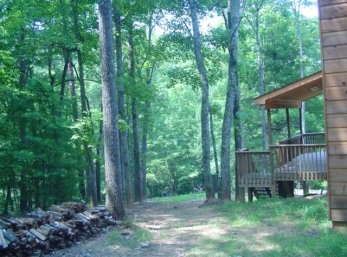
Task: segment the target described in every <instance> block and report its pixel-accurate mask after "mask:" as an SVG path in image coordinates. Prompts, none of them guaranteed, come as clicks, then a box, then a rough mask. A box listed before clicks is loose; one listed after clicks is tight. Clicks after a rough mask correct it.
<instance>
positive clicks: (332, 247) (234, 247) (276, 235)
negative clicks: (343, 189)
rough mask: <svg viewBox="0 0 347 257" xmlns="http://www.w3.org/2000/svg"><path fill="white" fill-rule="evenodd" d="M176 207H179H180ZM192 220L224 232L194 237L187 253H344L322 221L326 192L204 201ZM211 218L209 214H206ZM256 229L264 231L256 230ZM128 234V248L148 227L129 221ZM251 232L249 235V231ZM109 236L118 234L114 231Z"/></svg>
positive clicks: (249, 256)
mask: <svg viewBox="0 0 347 257" xmlns="http://www.w3.org/2000/svg"><path fill="white" fill-rule="evenodd" d="M204 198H205V195H204V194H189V195H181V196H174V197H162V198H155V199H151V200H149V201H150V202H153V203H158V204H165V203H168V202H169V203H181V202H186V201H190V200H194V199H201V200H202V199H204ZM182 211H184V210H183V209H182ZM203 212H205V214H206V213H211V212H213V213H215V214H216V216H218V217H219V219H217V220H215V219H213V220H199V213H201V217H204V214H203ZM192 215H196V220H195V221H196V224H194V226H199V225H200V224H202V225H205V226H207V229H211V230H212V229H215V228H218V227H220V228H221V229H224V230H227V231H228V233H227V234H225V235H221V236H217V235H216V234H211V235H213V236H214V237H211V236H209V235H207V236H206V235H205V236H203V235H201V236H198V237H197V239H196V241H195V243H194V245H196V246H194V247H192V248H191V249H190V250H189V252H188V256H190V257H210V256H211V257H236V256H242V257H325V256H329V257H344V256H347V232H339V231H335V230H333V229H331V222H330V221H329V220H328V204H327V197H320V198H315V199H310V200H308V199H305V198H303V197H296V198H287V199H282V198H278V197H275V198H271V199H262V200H258V201H255V202H249V203H240V202H230V203H225V204H223V205H210V206H206V207H204V208H201V209H199V210H198V211H197V212H196V213H192ZM207 216H209V217H211V215H207ZM181 217H182V220H177V221H175V222H173V223H172V224H171V226H172V228H180V227H182V228H183V227H185V225H186V224H185V220H184V215H183V216H181ZM262 232H264V233H263V234H262ZM133 233H134V235H135V236H134V238H133V239H131V240H128V241H127V242H126V244H128V246H129V248H134V247H136V246H137V245H138V244H139V243H140V242H144V241H149V240H151V235H150V232H148V231H146V230H143V229H141V228H137V227H136V226H135V230H134V232H133ZM256 233H258V234H257V236H254V234H256ZM110 240H112V241H113V242H116V241H118V240H122V242H123V243H124V238H122V236H120V235H119V232H118V234H117V232H115V235H114V236H113V237H110Z"/></svg>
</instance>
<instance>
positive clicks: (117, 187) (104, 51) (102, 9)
mask: <svg viewBox="0 0 347 257" xmlns="http://www.w3.org/2000/svg"><path fill="white" fill-rule="evenodd" d="M98 6H99V9H98V14H99V41H100V57H101V79H102V106H103V113H104V119H103V128H104V156H105V180H106V207H107V208H108V210H109V211H110V212H111V213H112V215H113V216H114V217H115V218H118V219H124V218H126V214H125V210H124V205H123V194H122V177H121V162H120V147H119V133H118V118H117V114H118V107H117V99H116V94H117V91H116V85H115V67H114V53H113V49H114V48H113V33H112V31H113V30H112V13H111V10H112V9H111V0H99V1H98Z"/></svg>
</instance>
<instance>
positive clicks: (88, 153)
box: [77, 50, 98, 207]
mask: <svg viewBox="0 0 347 257" xmlns="http://www.w3.org/2000/svg"><path fill="white" fill-rule="evenodd" d="M77 58H78V67H79V82H80V97H81V106H82V118H83V119H88V118H89V117H88V115H87V113H90V112H89V108H87V97H86V91H85V84H84V71H83V60H82V53H81V51H80V50H77ZM90 122H91V121H90ZM83 148H84V152H85V158H86V162H87V164H88V167H87V193H88V197H89V198H90V204H91V206H92V207H94V206H96V205H97V204H98V201H97V195H96V177H95V169H94V162H93V150H92V148H91V147H90V146H89V144H88V142H87V141H86V140H83Z"/></svg>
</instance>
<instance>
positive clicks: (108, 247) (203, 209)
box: [49, 198, 316, 257]
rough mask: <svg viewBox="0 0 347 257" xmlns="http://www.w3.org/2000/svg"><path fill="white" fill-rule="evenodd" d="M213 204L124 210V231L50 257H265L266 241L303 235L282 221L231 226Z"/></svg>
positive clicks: (225, 214) (187, 203)
mask: <svg viewBox="0 0 347 257" xmlns="http://www.w3.org/2000/svg"><path fill="white" fill-rule="evenodd" d="M167 199H169V198H167ZM168 201H169V200H168ZM217 204H218V203H217V202H215V203H214V202H213V203H212V204H205V203H204V199H191V200H187V201H185V202H180V203H177V202H176V203H175V202H165V201H162V200H161V201H159V202H158V201H151V200H148V201H147V202H145V203H143V204H142V205H140V204H137V205H135V206H134V208H132V209H129V210H127V214H128V217H129V223H128V225H129V228H117V229H115V230H112V231H109V232H108V233H105V234H103V235H101V236H99V237H97V238H93V239H90V240H88V241H87V242H85V243H83V244H80V245H77V246H73V247H71V248H68V249H64V250H59V251H56V252H54V253H52V254H51V255H52V256H56V257H70V256H71V257H118V256H119V257H131V256H141V257H154V256H165V257H185V256H196V257H197V256H199V257H202V256H206V257H207V256H209V257H210V256H211V257H227V256H228V257H244V256H270V255H266V252H268V253H270V252H272V251H273V250H274V249H273V248H274V247H275V246H274V244H273V243H269V238H270V237H271V238H272V237H275V238H276V237H281V236H286V235H288V234H291V235H294V236H295V234H301V233H303V232H302V231H299V230H298V231H297V229H296V228H295V227H294V226H292V225H290V223H289V222H288V221H282V223H280V224H279V225H278V224H274V223H273V222H271V219H264V220H263V221H261V222H262V223H261V224H260V225H259V224H258V225H257V226H256V227H253V226H252V225H251V226H249V225H245V226H242V223H241V225H240V223H238V225H236V226H235V225H232V224H231V223H230V218H231V217H230V216H229V215H228V211H225V209H222V208H218V206H217ZM228 205H229V206H230V205H231V207H229V208H230V212H232V209H233V208H232V206H233V205H234V203H228ZM251 212H252V210H250V213H251ZM240 218H241V219H242V217H240ZM294 219H295V218H294ZM294 219H293V223H295V221H294ZM307 231H308V232H307V235H306V234H305V235H303V236H304V237H307V236H310V235H311V234H312V236H314V235H315V233H316V232H315V231H314V229H309V230H307ZM305 233H306V232H305ZM264 254H265V255H264ZM51 255H49V256H51ZM271 256H273V255H271ZM292 256H293V255H292ZM302 256H304V255H302Z"/></svg>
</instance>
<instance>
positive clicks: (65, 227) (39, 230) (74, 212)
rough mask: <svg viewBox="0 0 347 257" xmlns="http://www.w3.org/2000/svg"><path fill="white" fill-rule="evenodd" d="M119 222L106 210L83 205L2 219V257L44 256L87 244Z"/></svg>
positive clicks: (73, 203)
mask: <svg viewBox="0 0 347 257" xmlns="http://www.w3.org/2000/svg"><path fill="white" fill-rule="evenodd" d="M116 225H117V222H116V221H115V220H114V219H113V217H112V215H111V213H110V212H108V211H107V210H106V208H105V207H103V206H99V207H94V208H87V206H86V205H85V204H83V203H76V202H67V203H63V204H62V205H59V206H58V205H53V206H52V207H51V208H50V209H49V210H48V211H43V210H41V209H40V208H38V209H36V210H35V211H33V212H31V213H28V214H27V215H26V217H21V218H14V217H6V218H5V217H0V256H2V257H10V256H11V257H12V256H15V257H21V256H42V255H44V254H48V253H50V252H52V251H53V250H55V249H63V248H66V247H69V246H72V245H73V244H79V243H82V242H84V241H85V240H86V239H87V238H89V237H93V236H96V235H97V234H99V233H101V232H105V231H106V230H107V229H108V228H109V227H110V226H112V227H114V226H116Z"/></svg>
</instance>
